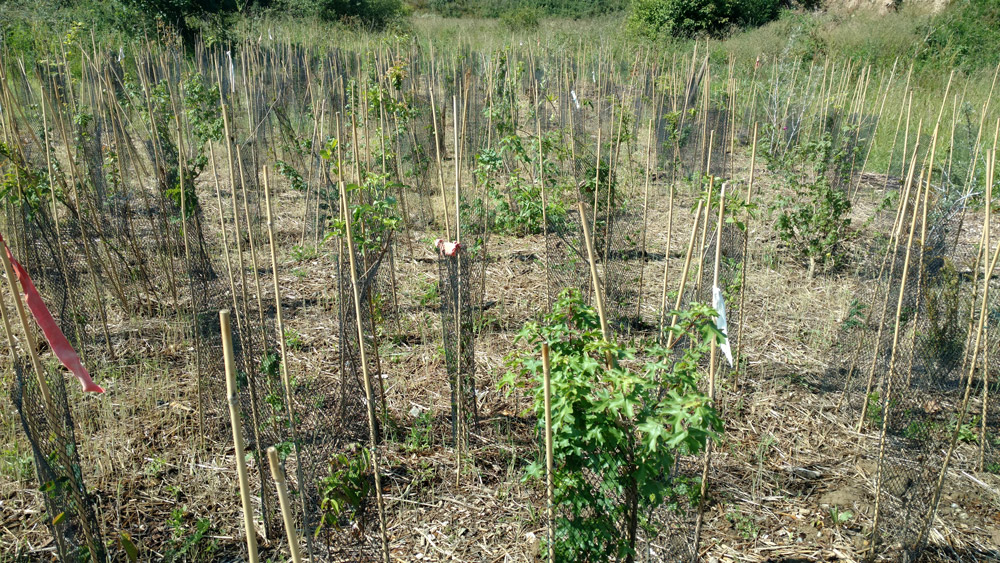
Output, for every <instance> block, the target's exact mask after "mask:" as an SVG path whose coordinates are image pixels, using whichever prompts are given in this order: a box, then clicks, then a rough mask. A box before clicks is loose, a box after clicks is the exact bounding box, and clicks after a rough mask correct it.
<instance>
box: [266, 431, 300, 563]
mask: <svg viewBox="0 0 1000 563" xmlns="http://www.w3.org/2000/svg"><path fill="white" fill-rule="evenodd" d="M267 461H268V463H269V464H270V465H271V477H273V478H274V485H275V487H276V488H277V489H278V504H279V505H281V519H282V520H283V521H284V523H285V535H286V536H287V537H288V551H289V553H290V554H291V556H292V563H299V562H300V561H302V554H301V553H300V552H299V538H298V535H297V534H296V533H295V520H294V518H293V515H292V507H291V506H290V505H289V502H288V487H287V486H286V485H285V472H284V471H282V469H281V462H279V461H278V450H276V449H274V446H271V447H269V448H267Z"/></svg>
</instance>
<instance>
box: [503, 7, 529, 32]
mask: <svg viewBox="0 0 1000 563" xmlns="http://www.w3.org/2000/svg"><path fill="white" fill-rule="evenodd" d="M500 22H501V23H502V24H503V25H504V27H506V28H507V29H509V30H510V31H535V30H536V29H538V9H537V8H529V7H526V6H522V7H521V8H518V9H516V10H509V11H507V12H504V13H503V14H501V15H500Z"/></svg>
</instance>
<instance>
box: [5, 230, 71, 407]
mask: <svg viewBox="0 0 1000 563" xmlns="http://www.w3.org/2000/svg"><path fill="white" fill-rule="evenodd" d="M0 255H3V268H4V272H5V273H6V274H7V284H8V286H9V287H10V294H11V298H12V299H13V300H14V307H15V309H16V310H17V316H18V319H20V321H21V328H22V329H23V330H24V346H23V347H24V348H25V349H26V350H25V351H26V352H28V356H29V357H30V358H31V367H32V368H33V369H34V371H35V377H36V378H37V380H38V389H39V391H41V393H42V400H43V401H45V407H46V409H47V410H48V412H49V414H48V416H50V417H52V418H53V419H56V418H58V414H57V411H56V408H55V403H53V402H52V392H51V391H50V390H49V383H48V381H46V380H45V368H43V367H42V362H41V360H40V359H39V358H38V346H37V344H36V342H35V333H34V332H32V329H31V323H30V322H29V321H28V314H27V312H25V310H24V302H23V301H22V299H21V292H20V290H18V288H17V281H16V280H17V276H16V275H15V274H14V267H13V265H11V263H10V257H9V256H7V252H5V250H4V248H3V245H2V244H0ZM5 310H6V309H5ZM5 317H6V315H5ZM8 333H9V334H13V333H10V331H8ZM10 353H11V357H13V355H14V353H15V352H14V347H13V342H11V349H10Z"/></svg>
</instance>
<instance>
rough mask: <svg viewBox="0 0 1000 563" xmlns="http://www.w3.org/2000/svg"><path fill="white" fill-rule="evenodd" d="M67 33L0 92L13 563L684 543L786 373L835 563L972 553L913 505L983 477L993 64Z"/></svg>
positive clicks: (694, 540)
mask: <svg viewBox="0 0 1000 563" xmlns="http://www.w3.org/2000/svg"><path fill="white" fill-rule="evenodd" d="M78 32H79V30H76V31H73V32H71V33H70V34H69V35H68V36H67V37H66V38H65V41H64V43H63V45H64V49H63V50H62V51H61V52H58V53H51V54H50V56H49V57H48V58H45V59H40V60H39V61H38V62H37V64H36V65H35V66H34V67H28V66H26V65H25V64H24V62H23V61H21V60H19V59H18V57H17V54H16V53H4V57H3V61H4V64H3V67H2V72H3V74H2V75H0V123H2V136H0V140H2V145H0V155H2V158H0V166H2V170H3V173H4V176H3V184H2V187H0V197H2V199H3V205H4V213H3V221H2V235H3V236H4V238H5V240H6V241H7V244H8V245H9V247H10V251H11V254H10V258H11V259H7V260H6V261H5V262H6V264H7V266H8V267H7V268H6V273H7V278H8V282H9V285H8V289H9V291H6V290H5V292H4V294H5V297H4V298H3V299H4V301H3V306H2V307H0V309H2V310H3V313H4V315H3V316H4V319H5V329H6V335H7V340H6V343H7V350H9V352H8V353H9V354H10V355H11V359H10V363H9V365H10V366H11V367H12V369H11V370H10V375H9V376H5V383H6V382H9V384H7V385H8V387H9V389H10V398H11V401H9V404H10V406H7V407H5V410H4V411H3V415H2V417H0V422H2V423H3V424H2V426H3V431H2V434H0V435H2V436H3V439H4V441H5V443H8V444H11V446H9V448H10V449H9V453H5V454H4V456H5V457H4V459H5V460H6V459H9V460H10V461H7V462H5V465H4V466H0V467H8V466H9V468H10V469H9V470H7V469H5V473H9V474H10V476H11V478H10V479H9V481H10V482H11V484H12V485H11V490H9V491H5V492H7V494H8V495H9V497H10V498H13V499H15V501H12V502H14V505H16V506H17V507H18V508H17V510H19V511H21V512H20V514H21V516H18V517H17V518H18V520H17V524H18V526H20V528H19V531H20V533H21V536H20V537H18V538H16V539H13V540H12V539H9V538H7V539H4V540H2V541H3V542H5V543H4V545H5V548H4V549H5V551H7V552H9V553H12V554H14V555H13V558H14V559H15V560H17V558H18V557H26V558H33V557H42V555H40V554H42V553H45V552H53V553H54V554H55V555H56V556H57V557H58V558H59V559H60V560H65V561H68V560H91V561H95V562H96V561H103V560H138V559H147V558H164V559H168V560H213V559H227V558H228V559H232V558H238V559H247V560H251V561H253V560H257V558H258V557H261V558H266V557H275V558H277V557H285V556H286V554H290V555H291V556H292V557H293V559H298V558H299V557H300V552H301V556H304V557H309V558H311V559H310V560H315V561H320V560H322V561H345V560H352V561H354V560H412V559H421V558H432V559H449V558H452V559H458V560H470V561H472V560H494V559H495V558H497V557H502V556H503V555H504V554H505V553H506V554H507V555H509V556H510V557H512V558H513V559H514V560H532V559H533V558H534V557H535V556H536V555H540V556H548V557H550V558H552V560H558V561H598V560H611V559H614V560H623V561H633V560H643V561H654V560H655V561H660V560H663V561H677V560H688V559H690V560H694V559H697V558H700V557H704V556H705V555H706V554H707V553H715V554H716V555H718V552H715V551H712V550H718V549H722V548H721V547H720V546H722V545H726V542H727V541H729V540H728V539H727V536H726V535H725V534H726V532H725V526H724V525H723V522H725V521H727V520H728V521H729V522H732V523H733V524H732V525H731V526H729V527H730V528H735V529H738V530H739V537H738V538H737V539H736V540H734V541H751V542H753V541H757V540H758V537H759V536H760V535H761V534H759V533H753V534H751V533H750V530H751V529H752V527H751V524H752V522H755V520H746V517H745V516H743V515H742V513H741V512H739V510H737V511H735V512H728V513H726V514H720V513H718V510H717V507H718V506H721V505H723V504H724V502H725V501H724V499H725V498H726V496H725V495H726V494H727V493H725V492H724V491H727V490H729V489H727V488H725V487H729V484H727V481H728V480H729V479H730V477H731V476H734V475H743V473H744V472H748V471H751V469H750V468H749V466H748V465H747V464H743V463H738V462H736V461H734V460H736V459H737V458H736V457H734V456H735V453H734V452H735V450H736V444H737V442H736V440H737V438H736V436H738V435H739V434H740V433H741V432H742V430H739V431H737V429H741V428H743V426H742V425H743V424H749V425H752V424H753V420H754V419H753V416H755V414H754V411H753V409H752V408H751V405H752V403H753V397H757V396H759V394H760V393H763V392H764V391H765V390H769V389H773V379H774V373H776V372H778V371H783V370H796V369H798V370H803V371H805V370H809V371H810V372H811V373H810V375H811V376H813V377H814V378H815V380H816V381H817V382H818V383H817V384H816V387H817V388H818V389H819V390H820V391H821V393H822V395H823V396H828V397H829V398H830V400H831V401H832V403H833V406H832V407H831V408H829V409H825V410H822V409H817V412H818V413H819V414H816V416H823V417H825V416H830V417H833V418H831V420H834V421H835V422H836V423H837V427H838V428H841V431H843V432H853V433H854V434H852V436H853V438H852V441H851V442H850V444H849V447H847V449H846V450H841V451H835V452H830V453H828V454H827V455H829V456H831V457H844V458H846V457H853V458H854V459H856V460H860V461H858V462H857V464H858V466H859V467H861V468H862V470H861V475H862V478H860V479H857V480H858V484H857V488H858V489H859V490H863V494H860V493H859V497H858V501H857V503H856V504H854V505H852V506H850V507H847V506H841V507H840V508H837V507H836V506H835V507H834V509H833V510H834V511H831V512H830V513H829V514H828V515H827V516H826V518H827V520H829V521H830V526H831V528H832V529H838V530H842V532H841V533H844V534H847V533H853V534H855V535H856V536H857V537H859V538H863V539H864V541H865V542H867V543H866V544H865V546H862V547H859V548H858V549H857V552H856V557H857V558H858V559H860V558H862V557H871V558H876V559H886V560H892V559H899V558H906V557H909V558H914V560H915V558H916V557H917V556H918V555H919V554H920V553H921V552H922V551H923V550H924V549H925V548H927V547H928V546H929V545H930V546H931V548H932V550H934V549H939V546H940V545H950V546H952V548H955V549H958V547H955V546H959V547H961V548H962V549H968V550H969V553H979V552H976V551H975V549H979V547H977V546H982V545H987V546H988V545H989V541H990V540H989V537H990V536H989V533H990V532H989V530H991V529H992V528H989V526H990V524H989V523H988V522H987V523H983V524H981V525H978V527H974V528H971V529H969V530H965V531H963V532H962V533H961V534H959V533H958V532H956V535H954V536H948V537H947V538H946V540H943V539H942V538H944V537H945V536H944V535H942V532H941V531H940V529H939V528H936V527H935V518H939V517H940V513H939V512H938V509H939V507H940V506H941V503H942V497H943V496H944V497H947V498H952V496H954V497H955V498H958V496H957V495H958V494H959V493H957V492H956V490H958V489H959V488H960V486H959V485H955V484H952V483H951V481H952V480H954V479H957V478H956V477H955V475H957V472H964V473H965V474H966V475H970V474H974V475H976V476H977V477H976V479H980V480H981V479H989V478H991V477H990V475H995V474H996V473H997V472H998V467H1000V465H998V464H1000V457H998V445H1000V442H998V440H1000V434H998V417H1000V412H997V411H998V404H997V400H996V397H997V391H998V389H997V383H996V381H997V379H996V377H991V376H995V375H996V368H997V362H998V361H1000V360H998V358H997V355H996V354H990V352H989V351H990V350H992V349H994V348H995V347H996V344H997V339H998V338H1000V336H998V335H1000V331H998V330H997V327H996V324H997V321H998V318H1000V317H998V316H997V311H998V310H1000V305H998V303H1000V298H998V297H997V287H996V281H995V267H996V262H997V255H998V253H1000V250H997V249H998V248H1000V247H998V240H1000V239H998V237H997V236H996V232H995V231H996V227H997V225H996V224H995V223H996V220H995V218H994V217H993V214H992V211H993V210H994V209H995V208H996V204H995V202H994V188H995V187H996V175H995V164H994V159H995V154H996V144H997V137H998V131H1000V120H998V119H997V117H998V113H997V111H996V108H995V107H994V105H993V102H992V92H993V89H992V86H993V85H994V84H995V81H996V75H995V74H994V75H992V76H991V78H992V81H993V82H992V83H991V85H990V88H989V89H988V90H987V89H985V88H981V87H980V86H981V84H980V83H979V82H977V80H978V79H977V78H965V77H962V76H959V75H957V74H954V73H953V74H952V75H950V76H942V77H940V80H941V82H942V84H944V90H943V92H944V95H943V96H942V97H941V98H940V99H926V98H922V95H923V92H924V91H923V90H922V89H921V88H920V87H919V85H917V84H915V83H913V82H912V68H913V67H912V63H910V62H909V61H904V60H899V61H897V64H896V65H894V66H893V67H891V68H884V69H883V68H878V67H874V66H872V65H869V64H868V63H866V62H865V61H858V60H835V59H826V60H815V61H813V62H812V63H811V64H807V63H803V62H801V61H800V60H797V59H791V58H789V59H783V58H775V59H772V60H760V59H758V61H757V63H756V64H754V65H752V66H751V67H749V68H739V67H738V66H737V64H736V62H735V60H730V61H717V60H715V59H714V58H713V57H710V56H709V55H708V54H707V53H705V52H704V49H703V48H701V46H700V45H696V46H695V47H694V49H693V50H692V51H690V52H685V53H680V52H669V53H667V54H662V53H658V52H656V51H654V50H649V49H640V50H638V51H635V50H633V51H626V50H625V49H624V46H622V45H618V44H612V43H593V44H584V43H581V44H580V46H579V48H578V49H577V50H567V49H564V48H549V47H547V46H546V45H545V44H543V43H541V42H539V43H537V44H535V45H520V44H519V45H513V44H512V45H509V46H507V47H505V48H503V49H498V50H495V51H488V52H487V51H477V50H473V49H472V48H471V47H468V46H458V47H451V46H449V47H450V48H448V49H444V48H442V47H441V46H435V45H433V44H429V43H428V44H424V43H421V42H419V41H415V40H414V41H403V40H397V41H395V42H393V41H388V40H383V41H374V40H372V41H370V42H361V43H347V42H345V43H344V44H343V45H338V46H336V47H332V48H330V49H328V50H323V51H316V50H311V49H307V48H304V47H301V46H298V45H295V44H292V43H289V42H281V41H274V40H270V41H264V40H263V38H261V40H259V41H255V42H246V43H242V44H239V45H232V46H229V47H227V48H225V49H223V48H218V47H207V46H205V45H203V44H198V45H197V46H196V48H195V50H194V53H193V54H190V55H189V56H188V55H185V54H184V53H183V52H182V51H181V50H180V49H179V47H178V45H179V41H178V40H177V38H176V37H171V36H170V35H169V34H167V35H165V36H163V37H160V38H159V39H158V40H157V41H155V42H147V43H144V44H136V45H131V46H129V47H128V48H121V49H117V48H112V47H110V46H107V45H100V44H97V43H96V42H90V41H87V39H86V38H85V37H82V36H81V35H82V34H79V33H78ZM970 85H971V87H970ZM931 91H939V89H938V88H937V86H936V85H935V88H933V89H932V90H931ZM980 93H982V97H980ZM18 264H20V265H23V273H22V271H21V270H20V269H18V268H20V266H19V265H18ZM776 275H781V276H785V277H786V278H787V279H790V280H798V283H800V284H801V285H802V286H808V287H828V288H829V287H832V286H837V285H839V286H842V288H849V289H847V290H846V293H848V294H850V299H847V300H843V299H842V300H841V301H833V300H831V301H830V302H826V303H824V302H818V301H819V300H817V299H816V298H815V297H810V298H809V299H808V300H807V302H805V303H798V304H791V300H792V298H791V297H790V296H791V295H792V293H793V291H792V290H788V289H786V290H784V291H785V294H784V295H783V294H782V290H780V289H778V290H776V289H775V287H773V286H772V285H769V283H773V282H769V281H768V280H773V277H774V276H776ZM28 276H30V278H31V281H33V283H34V285H35V286H37V290H38V292H37V293H38V297H37V298H34V297H32V295H31V293H30V291H29V290H28V287H27V285H26V280H27V278H28ZM18 284H20V285H18ZM824 284H825V285H824ZM830 291H835V288H834V289H830ZM22 295H27V299H26V301H25V303H24V304H22V300H21V296H22ZM40 302H44V307H43V308H47V311H48V312H50V314H51V316H52V317H53V318H54V320H53V321H52V323H50V324H51V325H52V326H51V327H49V326H48V325H46V323H45V322H44V315H43V314H42V313H40V309H39V308H38V303H40ZM220 311H223V313H222V314H221V315H220ZM29 315H30V317H29ZM32 317H33V318H34V319H35V321H34V322H32V319H31V318H32ZM56 326H57V329H56V330H57V331H58V332H60V333H61V335H64V337H65V340H66V341H67V346H71V347H72V350H70V351H71V352H72V351H74V350H75V352H74V356H75V354H79V358H80V359H81V360H82V364H81V365H82V366H86V368H85V369H84V373H86V371H89V375H90V376H91V377H92V378H93V387H86V386H85V387H84V391H96V390H97V389H95V387H97V386H100V387H103V388H104V389H103V393H102V394H84V393H81V392H80V391H78V390H77V388H76V385H75V384H73V383H72V382H70V383H66V381H65V380H66V378H65V374H64V371H63V368H62V367H60V364H61V365H62V366H65V368H67V369H68V370H70V371H71V372H72V373H73V374H74V375H76V377H77V378H80V380H81V381H85V380H84V379H83V376H82V375H81V372H79V371H78V370H77V369H74V366H75V364H73V362H72V361H70V360H67V359H66V358H70V357H71V356H69V355H68V354H69V352H66V351H65V347H63V346H62V345H60V344H59V343H60V342H61V341H59V340H58V339H55V340H54V338H55V337H54V336H53V334H55V333H54V332H53V328H54V327H56ZM820 333H821V334H822V335H823V336H822V337H815V338H813V337H812V336H810V334H820ZM787 334H796V335H797V337H798V338H800V339H801V341H800V342H799V344H801V345H802V346H801V347H800V348H798V349H801V348H805V349H807V350H808V353H809V354H810V357H811V358H819V360H817V361H816V362H815V363H814V364H812V365H810V366H807V367H804V364H803V363H801V362H798V360H797V359H796V358H795V355H794V354H793V353H791V352H786V351H783V350H782V349H781V348H782V346H784V345H786V344H782V341H781V340H780V338H779V337H782V338H783V337H784V335H787ZM44 343H48V346H46V345H45V344H44ZM11 406H12V407H13V408H11ZM832 428H833V426H831V427H830V428H827V429H824V434H823V436H824V437H825V436H827V434H828V433H829V432H831V431H832ZM230 440H232V441H230ZM761 444H763V442H761ZM5 447H8V446H5ZM779 447H780V445H779ZM271 448H273V450H272V449H271ZM758 448H759V449H758V451H760V452H763V451H765V450H766V448H765V447H764V446H763V445H761V446H758ZM269 453H270V455H271V459H270V461H265V459H266V458H268V454H269ZM761 455H763V454H761ZM762 463H763V461H762V460H758V465H760V464H762ZM801 471H805V472H806V473H805V475H810V473H808V472H810V471H811V472H813V473H816V471H815V470H813V469H808V468H806V469H801ZM801 471H800V472H799V474H798V475H800V476H801V475H802V474H803V473H801ZM525 475H527V476H528V477H529V479H528V480H527V481H526V482H522V478H523V477H524V476H525ZM733 478H734V479H735V478H736V477H733ZM813 478H815V477H813ZM237 483H238V487H237ZM963 483H964V481H963ZM744 485H745V483H744ZM758 486H759V483H757V482H756V481H755V484H754V485H753V487H754V488H756V487H758ZM775 486H776V487H778V489H779V490H780V496H794V495H792V494H791V493H790V490H789V489H788V488H781V487H782V485H775ZM741 487H742V488H744V489H748V488H749V487H745V486H743V485H741ZM785 487H791V485H785ZM237 488H238V489H239V491H240V495H236V494H235V492H236V490H237ZM737 488H739V487H737ZM775 498H777V497H775ZM763 502H764V501H762V500H760V498H759V497H758V498H756V499H754V503H755V504H752V505H750V506H762V503H763ZM41 503H44V510H40V509H38V508H32V507H37V506H38V505H40V504H41ZM32 510H34V512H32ZM747 510H752V508H747ZM28 515H31V516H30V517H29V516H28ZM747 522H751V524H748V523H747ZM432 523H433V524H432ZM439 523H440V525H439ZM484 523H489V525H485V524H484ZM40 524H44V529H45V531H44V532H41V531H40V530H42V527H41V526H39V525H40ZM5 525H8V526H9V525H10V524H5ZM491 528H492V529H491ZM496 530H502V531H501V532H496ZM852 530H853V531H852ZM751 536H752V537H751ZM740 537H741V538H742V540H741V539H739V538H740ZM821 537H822V534H821ZM984 538H986V539H984ZM775 541H776V542H777V544H778V545H779V546H780V545H786V546H791V545H793V544H796V543H801V542H795V541H794V540H792V539H788V540H784V539H777V540H775ZM829 541H834V540H829ZM443 545H447V546H448V547H446V548H445V547H441V546H443ZM747 549H749V548H747ZM816 549H830V550H833V549H834V548H833V547H831V546H824V545H819V546H818V547H816ZM830 553H832V551H831V552H830ZM982 553H987V552H985V551H984V552H982ZM418 554H419V557H417V555H418ZM716 555H713V556H716ZM993 555H995V553H994V554H993ZM972 556H973V557H979V556H982V557H985V555H972ZM765 557H770V556H769V555H768V556H765ZM4 560H5V559H4V558H3V557H0V561H4Z"/></svg>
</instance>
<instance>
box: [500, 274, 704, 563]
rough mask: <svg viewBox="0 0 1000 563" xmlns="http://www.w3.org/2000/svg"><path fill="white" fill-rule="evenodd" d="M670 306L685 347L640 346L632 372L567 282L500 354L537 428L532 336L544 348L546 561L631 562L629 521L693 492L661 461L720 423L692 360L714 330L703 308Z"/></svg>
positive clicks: (627, 355)
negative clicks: (550, 492) (550, 545)
mask: <svg viewBox="0 0 1000 563" xmlns="http://www.w3.org/2000/svg"><path fill="white" fill-rule="evenodd" d="M679 315H680V317H679V318H680V320H679V322H678V323H677V324H676V325H675V326H673V327H671V330H672V331H674V332H675V333H677V335H678V336H681V335H687V336H689V337H690V338H691V341H692V342H693V343H694V344H693V345H692V346H691V347H689V348H685V350H684V351H683V353H682V357H681V358H680V359H679V360H677V361H672V359H671V358H672V352H671V351H670V350H667V349H664V348H654V349H651V350H647V353H648V354H649V356H650V357H651V359H650V360H649V361H648V362H647V363H646V364H645V366H644V368H641V369H634V370H633V369H630V368H626V367H623V366H624V365H625V364H632V363H633V362H631V360H633V359H634V357H635V353H636V352H635V350H632V349H626V348H622V347H620V346H618V345H617V344H615V343H612V342H607V341H605V340H604V339H603V338H602V336H601V332H600V328H599V327H600V323H599V320H598V316H597V313H596V311H595V310H594V309H593V308H592V307H589V306H587V305H585V304H584V303H583V300H582V299H581V297H580V294H579V292H578V291H576V290H567V291H565V292H563V293H562V294H561V295H560V297H559V300H558V301H557V303H556V304H555V305H554V307H553V312H552V314H550V315H549V316H548V317H547V318H546V320H545V324H543V325H542V324H537V323H528V324H527V325H525V327H524V329H523V330H522V331H521V332H520V334H519V335H518V339H520V340H524V341H527V342H528V343H529V344H530V345H531V348H532V351H531V352H530V353H528V354H523V355H517V354H515V355H514V356H512V357H511V358H508V365H509V366H510V368H511V371H510V372H508V374H507V375H506V376H505V377H504V379H503V381H502V383H501V385H503V386H507V387H508V389H510V388H512V387H515V386H527V387H529V388H530V389H531V390H532V391H533V393H534V403H533V409H534V412H535V415H536V416H537V417H538V426H539V429H540V431H544V424H545V408H544V404H545V403H544V391H543V369H542V364H541V362H539V361H538V359H537V358H538V356H539V348H540V347H541V344H542V343H543V342H544V343H548V345H549V346H550V348H551V354H550V359H551V389H552V434H553V445H554V448H553V449H554V462H555V464H554V468H555V469H554V484H555V503H556V507H557V511H556V514H557V516H556V523H555V525H556V542H557V543H556V545H555V546H554V549H555V553H556V560H557V561H608V560H629V561H630V560H632V558H633V557H634V556H635V553H636V550H635V540H636V533H637V530H638V529H639V527H645V526H649V525H652V523H651V522H647V521H645V518H646V516H647V515H649V514H651V513H652V512H653V511H654V510H655V509H656V508H658V507H664V506H665V507H667V508H670V509H673V510H680V509H681V508H682V507H686V506H690V505H691V504H695V503H696V502H697V500H698V493H699V486H698V483H697V480H696V479H685V478H683V477H679V476H676V475H672V474H671V468H672V467H673V466H674V461H675V460H676V458H677V456H678V455H681V454H689V455H694V454H697V453H698V452H700V451H702V450H703V449H704V448H705V447H706V445H707V443H708V441H709V440H711V439H713V438H715V437H716V435H717V433H718V432H721V430H722V421H721V419H720V418H719V416H718V414H717V413H716V411H715V409H713V408H712V407H711V406H710V405H709V404H708V398H707V397H706V396H705V395H704V394H702V393H701V392H700V391H698V378H699V374H698V363H699V361H700V360H701V359H702V357H703V356H704V355H705V354H706V353H707V352H708V350H709V342H710V339H711V338H716V337H718V336H720V334H719V332H718V330H717V329H716V328H715V324H714V322H713V317H714V316H715V312H714V311H713V310H712V309H711V308H709V307H707V306H705V305H699V304H693V305H692V307H691V308H690V310H689V311H685V312H680V313H679ZM608 357H610V358H613V359H614V360H615V362H614V363H613V366H612V367H608V366H607V364H606V363H605V361H606V360H605V359H606V358H608ZM528 476H529V478H533V479H538V480H544V479H545V464H544V462H536V463H534V464H532V465H531V466H530V467H529V469H528ZM619 530H621V531H620V532H619Z"/></svg>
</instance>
